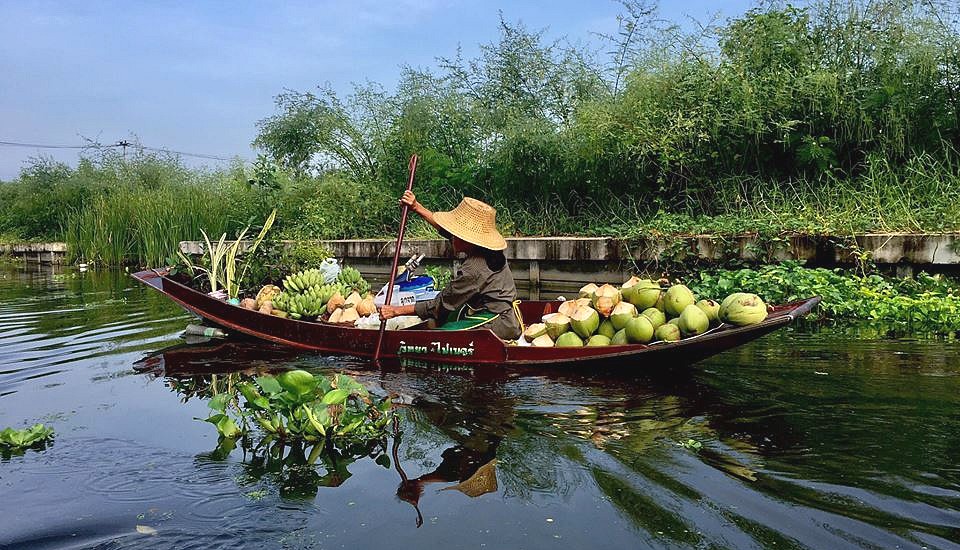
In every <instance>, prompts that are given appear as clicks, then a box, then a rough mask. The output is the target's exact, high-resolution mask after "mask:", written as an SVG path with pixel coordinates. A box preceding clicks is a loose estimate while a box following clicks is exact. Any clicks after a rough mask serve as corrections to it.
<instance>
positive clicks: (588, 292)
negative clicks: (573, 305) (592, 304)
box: [580, 283, 600, 300]
mask: <svg viewBox="0 0 960 550" xmlns="http://www.w3.org/2000/svg"><path fill="white" fill-rule="evenodd" d="M598 288H600V287H598V286H597V285H595V284H594V283H589V284H585V285H583V286H582V287H580V297H581V298H590V299H591V300H592V299H593V293H594V292H596V291H597V289H598Z"/></svg>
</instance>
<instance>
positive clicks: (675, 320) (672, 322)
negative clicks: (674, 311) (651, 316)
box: [667, 317, 680, 328]
mask: <svg viewBox="0 0 960 550" xmlns="http://www.w3.org/2000/svg"><path fill="white" fill-rule="evenodd" d="M667 324H668V325H673V326H675V327H677V328H680V318H679V317H674V318H673V319H670V320H669V321H667Z"/></svg>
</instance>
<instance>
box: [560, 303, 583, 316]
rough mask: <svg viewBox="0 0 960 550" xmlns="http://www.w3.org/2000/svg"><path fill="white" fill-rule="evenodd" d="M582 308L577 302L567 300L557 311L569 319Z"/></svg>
mask: <svg viewBox="0 0 960 550" xmlns="http://www.w3.org/2000/svg"><path fill="white" fill-rule="evenodd" d="M579 307H580V304H578V303H577V301H576V300H567V301H566V302H564V303H562V304H560V307H558V308H557V311H558V312H560V313H562V314H564V315H566V316H567V317H571V316H573V312H574V311H577V308H579Z"/></svg>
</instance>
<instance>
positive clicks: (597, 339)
mask: <svg viewBox="0 0 960 550" xmlns="http://www.w3.org/2000/svg"><path fill="white" fill-rule="evenodd" d="M609 345H610V339H609V338H607V337H606V336H604V335H602V334H594V335H593V336H591V337H590V339H589V340H587V347H588V348H593V347H598V346H609Z"/></svg>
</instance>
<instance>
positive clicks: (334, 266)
mask: <svg viewBox="0 0 960 550" xmlns="http://www.w3.org/2000/svg"><path fill="white" fill-rule="evenodd" d="M318 269H320V273H322V274H323V282H324V283H327V284H330V283H332V282H334V281H336V280H337V275H339V274H340V264H339V263H337V259H336V258H327V259H326V260H324V261H322V262H320V267H319V268H318Z"/></svg>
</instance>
